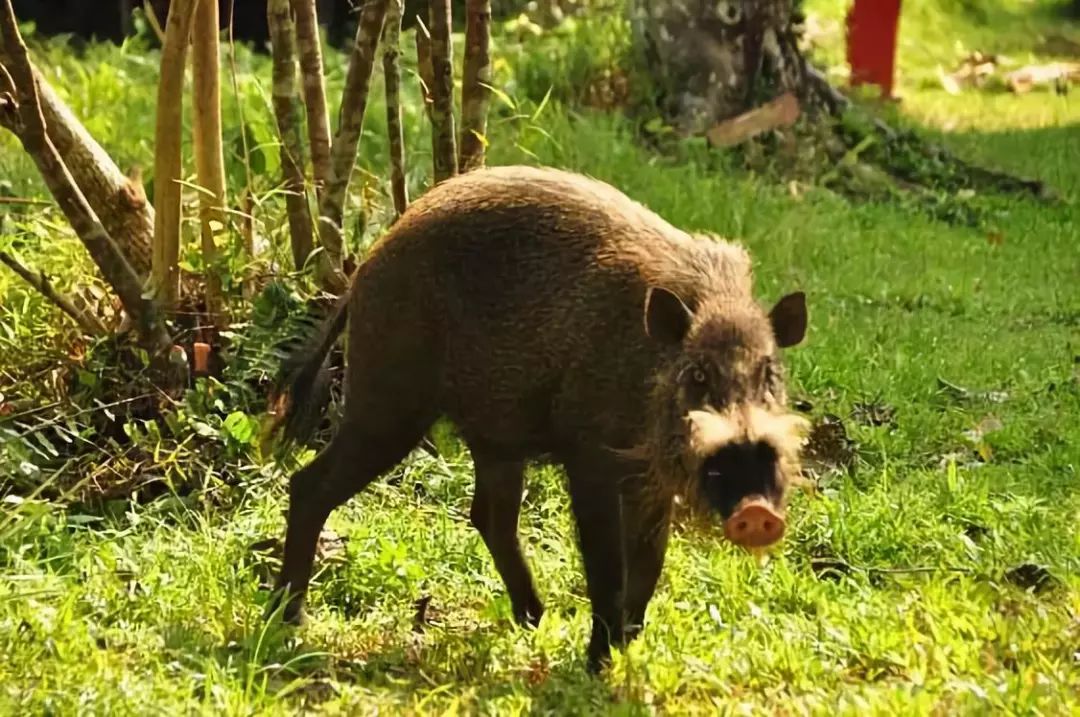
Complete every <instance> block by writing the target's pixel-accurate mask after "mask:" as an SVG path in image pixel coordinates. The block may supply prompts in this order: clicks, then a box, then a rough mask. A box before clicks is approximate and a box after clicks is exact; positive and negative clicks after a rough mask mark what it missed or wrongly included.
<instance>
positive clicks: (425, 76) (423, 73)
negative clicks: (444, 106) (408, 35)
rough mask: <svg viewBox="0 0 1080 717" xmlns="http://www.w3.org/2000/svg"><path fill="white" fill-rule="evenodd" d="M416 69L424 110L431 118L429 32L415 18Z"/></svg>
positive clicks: (432, 79) (432, 75) (433, 77)
mask: <svg viewBox="0 0 1080 717" xmlns="http://www.w3.org/2000/svg"><path fill="white" fill-rule="evenodd" d="M415 39H416V71H417V74H419V75H420V92H421V94H422V95H423V98H424V112H425V113H426V114H427V116H428V120H429V121H430V120H431V104H432V99H431V88H432V86H433V85H434V84H435V72H434V71H433V70H432V69H431V33H430V32H428V29H427V26H426V25H424V22H423V21H422V20H421V19H420V18H419V17H417V18H416V34H415Z"/></svg>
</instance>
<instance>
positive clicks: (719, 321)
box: [644, 288, 808, 548]
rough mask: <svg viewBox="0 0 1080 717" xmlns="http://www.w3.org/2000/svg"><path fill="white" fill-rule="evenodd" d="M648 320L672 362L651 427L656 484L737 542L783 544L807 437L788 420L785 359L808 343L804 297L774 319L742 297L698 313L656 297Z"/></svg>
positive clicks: (663, 293)
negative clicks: (714, 519)
mask: <svg viewBox="0 0 1080 717" xmlns="http://www.w3.org/2000/svg"><path fill="white" fill-rule="evenodd" d="M644 320H645V331H646V332H647V333H648V335H649V337H650V338H651V339H652V340H654V341H659V342H661V343H662V344H664V345H665V346H666V347H667V349H668V351H667V355H668V356H670V359H668V360H666V361H665V362H664V365H663V367H662V368H661V370H660V372H659V374H658V375H657V376H656V381H655V385H654V389H653V394H652V399H651V400H652V406H651V408H652V410H651V412H650V416H649V419H648V420H649V421H650V426H649V434H650V439H649V440H648V441H647V445H646V451H647V452H648V453H649V454H650V455H648V456H647V460H649V462H650V473H651V474H652V475H653V477H654V479H655V482H656V483H657V484H658V486H663V487H664V489H665V490H669V491H671V492H672V494H674V495H678V496H679V497H680V498H682V499H683V500H685V501H686V502H687V503H688V505H689V507H690V508H691V509H692V510H695V509H696V510H695V512H697V513H698V514H699V515H700V514H702V513H704V514H706V515H716V514H719V517H720V519H721V521H722V522H723V528H724V535H725V536H726V537H727V538H728V539H729V540H731V541H732V542H734V543H736V544H738V545H741V546H743V547H746V548H764V547H766V546H769V545H772V544H774V543H776V542H777V541H778V540H779V539H780V538H781V537H783V534H784V530H785V507H786V499H787V491H788V487H789V485H790V484H791V483H792V482H793V481H794V480H795V479H797V477H798V474H799V452H800V447H801V444H802V439H803V436H804V435H805V431H806V429H807V427H808V426H807V422H806V420H805V419H803V418H802V417H800V416H798V415H796V414H793V413H790V412H789V411H788V410H787V405H786V404H787V395H786V391H785V387H784V377H783V370H782V366H781V363H780V360H779V357H778V355H777V354H778V351H779V349H782V348H787V347H789V346H794V345H796V344H798V343H800V342H801V341H802V339H803V336H804V335H805V333H806V324H807V315H806V298H805V296H804V295H803V294H802V293H801V292H799V293H793V294H789V295H787V296H785V297H783V298H782V299H780V300H779V301H778V302H777V304H776V305H775V306H774V307H773V308H772V310H771V311H770V312H769V313H768V314H766V313H765V311H764V310H762V308H761V307H759V306H758V305H757V304H756V303H754V302H753V301H751V300H749V299H748V298H743V297H741V296H740V297H730V296H722V297H717V298H715V299H711V300H708V299H707V300H704V301H701V302H700V303H699V304H698V305H696V306H694V307H692V308H691V307H689V306H687V304H686V303H685V302H684V301H683V300H682V299H681V298H680V297H679V296H678V295H677V294H675V293H673V292H671V291H668V290H666V289H663V288H652V289H650V290H649V291H648V294H647V295H646V298H645V317H644Z"/></svg>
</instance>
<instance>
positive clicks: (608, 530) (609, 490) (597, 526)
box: [566, 457, 626, 673]
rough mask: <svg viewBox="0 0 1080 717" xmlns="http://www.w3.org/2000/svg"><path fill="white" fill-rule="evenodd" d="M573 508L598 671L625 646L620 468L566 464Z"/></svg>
mask: <svg viewBox="0 0 1080 717" xmlns="http://www.w3.org/2000/svg"><path fill="white" fill-rule="evenodd" d="M566 472H567V475H568V477H569V479H570V481H569V482H570V504H571V507H572V508H573V512H574V520H575V522H576V523H577V526H578V539H579V540H580V542H581V557H582V561H583V562H584V563H585V582H586V585H587V587H588V592H589V602H590V603H591V604H592V635H591V636H590V638H589V649H588V668H589V671H590V672H594V673H595V672H598V671H599V670H600V669H601V668H602V667H603V666H604V664H605V663H606V662H607V661H608V659H609V658H610V656H611V646H612V645H622V644H623V643H624V642H625V624H626V616H625V612H624V610H625V596H626V567H625V559H624V555H623V545H622V506H621V503H622V501H621V500H620V498H619V488H618V486H619V476H620V469H619V467H618V464H617V463H615V462H613V461H612V460H611V459H609V458H604V457H595V458H592V457H590V458H584V459H582V458H580V457H579V458H577V459H575V460H572V461H569V462H567V464H566Z"/></svg>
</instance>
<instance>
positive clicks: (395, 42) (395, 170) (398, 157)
mask: <svg viewBox="0 0 1080 717" xmlns="http://www.w3.org/2000/svg"><path fill="white" fill-rule="evenodd" d="M389 3H390V4H389V6H388V8H387V11H386V22H385V23H384V24H383V36H382V48H383V77H384V79H385V82H386V133H387V135H388V138H389V140H390V194H391V196H393V198H394V211H395V212H396V213H397V216H399V217H400V216H401V215H402V214H403V213H404V212H405V209H406V207H408V205H409V195H408V190H407V188H406V186H405V148H404V145H405V141H404V138H403V136H402V128H401V69H400V67H399V66H398V58H399V57H400V55H401V14H402V11H403V3H402V0H389Z"/></svg>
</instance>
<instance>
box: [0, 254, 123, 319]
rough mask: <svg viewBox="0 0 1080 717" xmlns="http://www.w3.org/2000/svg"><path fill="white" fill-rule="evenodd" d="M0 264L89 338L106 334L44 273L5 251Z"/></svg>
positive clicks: (94, 317) (91, 315)
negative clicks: (57, 309)
mask: <svg viewBox="0 0 1080 717" xmlns="http://www.w3.org/2000/svg"><path fill="white" fill-rule="evenodd" d="M0 262H3V263H4V264H6V265H7V266H8V268H10V269H11V270H12V271H13V272H15V273H16V274H18V275H19V276H20V277H22V279H23V281H25V282H26V283H27V284H29V285H30V286H32V287H34V288H35V289H37V290H38V292H39V293H40V294H41V295H42V296H44V297H45V298H46V299H48V300H49V301H51V302H53V303H54V304H56V306H57V308H59V309H60V310H61V311H63V312H64V313H65V314H67V315H68V316H70V317H71V318H72V319H74V321H75V323H77V324H78V325H79V327H80V328H81V329H82V330H83V331H85V332H86V333H88V334H90V335H91V336H104V335H105V334H107V333H108V330H107V329H106V328H105V326H104V325H103V324H102V323H101V322H100V321H98V319H97V317H96V316H94V315H93V314H90V313H88V312H86V311H82V310H80V309H79V307H77V306H75V302H74V301H73V300H72V299H71V297H69V296H65V295H64V294H62V293H61V292H60V291H59V290H58V289H57V288H56V287H54V286H53V285H52V282H51V281H49V277H47V276H45V272H44V271H40V270H39V271H34V270H33V269H31V268H30V267H28V266H26V265H25V264H23V263H22V262H21V261H19V260H18V259H16V258H15V257H14V256H12V255H11V254H9V253H7V252H6V251H0Z"/></svg>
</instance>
